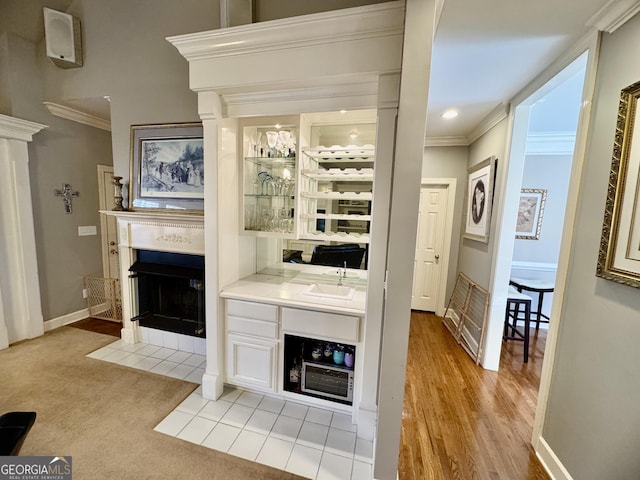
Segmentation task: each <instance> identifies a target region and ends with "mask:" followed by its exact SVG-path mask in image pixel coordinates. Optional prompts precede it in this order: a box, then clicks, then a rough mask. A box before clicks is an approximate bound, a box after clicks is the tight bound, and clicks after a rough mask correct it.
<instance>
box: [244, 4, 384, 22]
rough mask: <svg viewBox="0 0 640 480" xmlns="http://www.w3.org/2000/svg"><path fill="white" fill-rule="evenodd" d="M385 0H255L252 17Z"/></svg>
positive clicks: (290, 14)
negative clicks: (320, 0) (316, 0)
mask: <svg viewBox="0 0 640 480" xmlns="http://www.w3.org/2000/svg"><path fill="white" fill-rule="evenodd" d="M386 1H389V0H322V2H310V1H309V0H256V1H255V12H254V17H255V19H256V21H258V22H264V21H265V20H275V19H277V18H285V17H294V16H297V15H306V14H308V13H318V12H326V11H329V10H338V9H341V8H349V7H359V6H361V5H369V4H372V3H383V2H386Z"/></svg>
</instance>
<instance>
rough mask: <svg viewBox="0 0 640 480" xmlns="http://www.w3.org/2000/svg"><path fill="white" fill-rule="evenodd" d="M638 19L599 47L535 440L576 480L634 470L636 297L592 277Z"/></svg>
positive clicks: (634, 67) (639, 72)
mask: <svg viewBox="0 0 640 480" xmlns="http://www.w3.org/2000/svg"><path fill="white" fill-rule="evenodd" d="M639 44H640V15H636V16H635V17H634V18H633V19H632V20H630V21H629V22H628V23H627V24H625V25H623V26H622V27H621V28H620V29H619V30H617V31H616V32H615V33H614V34H611V35H608V34H604V35H603V39H602V44H601V50H600V61H599V65H598V77H597V80H596V92H595V98H594V104H593V110H592V117H591V124H590V128H589V131H590V134H589V135H590V139H589V143H588V150H587V154H586V159H585V167H584V171H583V176H582V184H581V194H580V199H579V203H578V212H577V223H576V226H575V235H574V237H573V244H572V246H571V253H572V260H571V263H570V269H569V272H568V278H567V288H566V291H565V300H564V305H563V309H562V317H561V324H560V332H559V340H558V345H557V352H556V361H555V365H554V369H553V381H552V385H551V390H550V396H549V402H548V412H547V416H546V422H545V425H544V429H543V436H544V438H545V440H546V441H547V443H548V444H549V445H550V446H551V448H552V449H553V451H554V452H555V453H556V455H557V456H558V457H559V459H560V461H561V462H562V463H563V464H564V466H565V467H566V468H567V469H568V471H569V473H570V474H571V475H572V477H573V478H575V479H580V480H600V479H603V478H607V479H617V480H618V479H637V478H638V475H639V472H640V456H639V455H638V445H639V438H640V408H638V398H640V370H639V369H638V368H637V364H638V351H639V350H638V345H637V339H638V338H640V295H639V293H640V292H638V290H637V289H634V288H630V287H626V286H623V285H619V284H616V283H613V282H610V281H606V280H602V279H600V278H596V276H595V265H596V260H597V256H598V246H599V243H600V233H601V228H602V215H603V211H604V205H605V199H606V193H607V183H608V179H609V169H610V160H609V159H610V158H611V154H612V146H613V138H614V131H615V124H616V115H617V111H618V101H619V95H620V90H621V89H622V88H624V87H626V86H628V85H630V84H632V83H634V82H637V81H638V80H640V62H639V61H637V60H638V48H637V46H638V45H639Z"/></svg>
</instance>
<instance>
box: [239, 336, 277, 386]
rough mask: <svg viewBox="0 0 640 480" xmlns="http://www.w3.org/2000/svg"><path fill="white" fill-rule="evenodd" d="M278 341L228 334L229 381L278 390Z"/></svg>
mask: <svg viewBox="0 0 640 480" xmlns="http://www.w3.org/2000/svg"><path fill="white" fill-rule="evenodd" d="M277 352H278V342H276V341H269V340H262V339H259V338H253V337H245V336H243V335H234V334H232V333H229V334H227V382H229V383H232V384H235V385H242V386H248V387H258V388H261V389H266V390H270V391H272V392H275V390H276V378H277V377H276V375H277V370H276V367H277V363H278V362H277V358H278V355H277Z"/></svg>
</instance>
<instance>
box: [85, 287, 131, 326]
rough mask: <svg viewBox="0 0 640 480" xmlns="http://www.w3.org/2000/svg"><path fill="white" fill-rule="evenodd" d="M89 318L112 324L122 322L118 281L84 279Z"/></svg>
mask: <svg viewBox="0 0 640 480" xmlns="http://www.w3.org/2000/svg"><path fill="white" fill-rule="evenodd" d="M84 283H85V288H86V289H87V292H88V296H87V308H88V309H89V316H90V317H92V318H100V319H102V320H111V321H113V322H122V299H121V298H120V281H119V280H118V279H117V278H103V277H85V279H84Z"/></svg>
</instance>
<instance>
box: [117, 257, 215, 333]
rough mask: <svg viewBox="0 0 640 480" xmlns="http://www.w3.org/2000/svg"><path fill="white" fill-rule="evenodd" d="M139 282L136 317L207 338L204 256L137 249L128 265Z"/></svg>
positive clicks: (154, 325) (150, 324) (141, 322)
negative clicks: (130, 263)
mask: <svg viewBox="0 0 640 480" xmlns="http://www.w3.org/2000/svg"><path fill="white" fill-rule="evenodd" d="M129 271H130V272H131V274H130V275H129V277H130V278H135V279H136V280H137V284H138V288H137V291H138V315H137V316H136V317H134V318H133V319H132V320H137V321H138V323H139V325H140V326H142V327H150V328H155V329H158V330H164V331H167V332H174V333H179V334H183V335H190V336H193V337H201V338H205V337H206V332H205V299H204V294H205V290H204V257H202V256H199V255H187V254H180V253H169V252H159V251H153V250H138V251H137V260H136V261H135V262H134V263H133V265H131V267H130V268H129Z"/></svg>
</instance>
